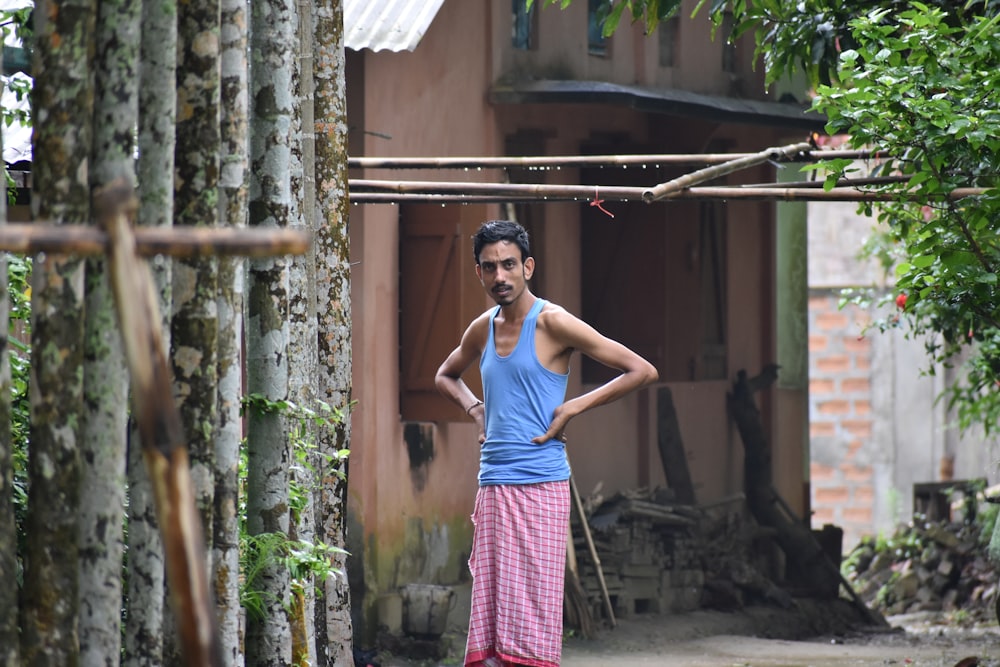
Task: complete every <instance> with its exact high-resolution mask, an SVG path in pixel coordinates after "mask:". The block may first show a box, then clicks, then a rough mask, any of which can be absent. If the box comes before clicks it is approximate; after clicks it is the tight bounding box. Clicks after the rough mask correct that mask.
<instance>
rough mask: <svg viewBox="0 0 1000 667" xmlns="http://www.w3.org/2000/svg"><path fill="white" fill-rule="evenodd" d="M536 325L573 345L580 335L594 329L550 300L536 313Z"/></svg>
mask: <svg viewBox="0 0 1000 667" xmlns="http://www.w3.org/2000/svg"><path fill="white" fill-rule="evenodd" d="M538 326H539V327H540V328H541V329H542V330H543V331H545V332H546V333H547V334H548V335H550V336H552V337H553V338H557V339H559V340H563V341H565V342H566V343H567V344H569V345H575V344H576V342H577V341H578V339H579V337H580V336H581V335H587V334H589V333H590V332H593V331H594V330H593V329H592V328H591V326H590V325H589V324H587V323H586V322H584V321H583V320H581V319H580V318H579V317H577V316H576V315H574V314H573V313H571V312H569V311H568V310H566V309H565V308H563V307H562V306H560V305H559V304H555V303H552V302H551V301H550V302H549V303H547V304H545V307H544V308H542V312H540V313H539V314H538Z"/></svg>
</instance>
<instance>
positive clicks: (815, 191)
mask: <svg viewBox="0 0 1000 667" xmlns="http://www.w3.org/2000/svg"><path fill="white" fill-rule="evenodd" d="M349 183H350V187H351V188H355V189H352V190H351V193H350V199H351V202H352V203H354V204H397V203H398V204H402V203H427V204H463V203H468V204H472V203H477V204H479V203H504V202H507V203H510V202H519V203H522V202H523V203H543V204H544V203H556V202H568V201H576V202H581V203H585V202H588V201H593V200H594V199H595V198H599V199H602V200H605V201H612V202H614V201H621V202H645V203H650V204H651V203H656V202H667V201H671V200H674V199H684V200H734V201H735V200H740V201H746V200H758V201H820V202H823V201H826V202H830V201H844V202H890V201H905V200H907V199H910V198H912V195H911V194H909V193H906V192H878V191H869V190H858V189H856V188H852V187H837V188H833V189H832V190H823V189H822V188H815V187H800V188H787V187H780V185H775V186H766V187H742V186H698V187H691V188H686V189H682V190H677V191H674V192H670V193H668V194H667V195H666V196H665V197H664V198H662V199H657V200H656V202H649V201H646V200H645V199H644V198H643V193H644V192H645V191H646V189H645V188H637V187H624V186H613V187H597V188H595V187H593V186H589V185H544V184H519V183H459V182H437V181H380V180H369V179H350V181H349ZM987 191H988V188H956V189H955V190H952V191H951V192H949V193H946V194H942V195H941V196H940V197H939V200H941V201H944V200H946V199H950V200H958V199H964V198H966V197H975V196H978V195H983V194H985V193H986V192H987ZM922 199H923V198H922ZM922 199H921V200H922Z"/></svg>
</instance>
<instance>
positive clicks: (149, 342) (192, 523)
mask: <svg viewBox="0 0 1000 667" xmlns="http://www.w3.org/2000/svg"><path fill="white" fill-rule="evenodd" d="M94 205H95V210H96V212H97V219H98V222H99V223H100V225H101V226H102V227H103V228H104V230H105V231H106V232H107V237H108V243H107V246H108V255H109V260H108V269H109V273H110V280H111V285H112V290H113V293H114V297H115V304H116V306H117V313H118V321H119V327H120V329H121V335H122V343H123V344H124V347H125V357H126V360H127V362H128V368H129V374H130V377H131V383H132V397H133V399H132V400H133V406H134V416H135V418H136V423H137V424H138V427H139V433H140V436H141V440H142V453H143V458H144V460H145V462H146V467H147V469H148V470H149V478H150V481H151V483H152V485H153V490H154V496H155V504H156V514H157V518H158V519H159V523H160V532H161V536H162V539H163V551H164V557H165V560H166V570H167V579H168V581H169V582H170V600H171V606H172V607H173V610H174V614H175V616H176V618H177V622H176V625H177V630H178V634H179V635H180V644H181V650H182V652H183V655H184V664H186V665H192V666H194V667H222V654H221V649H220V645H219V638H218V633H217V631H216V617H215V604H214V603H213V599H212V592H211V589H210V588H209V584H208V581H209V580H208V572H207V563H206V558H207V556H206V549H205V540H204V537H203V535H202V527H201V516H200V514H199V513H198V508H197V507H196V506H195V503H194V494H193V492H192V483H191V474H190V469H189V464H188V455H187V447H186V441H185V436H184V425H183V423H182V422H181V415H180V412H179V410H178V409H177V405H176V403H175V402H174V401H173V400H172V399H171V396H172V395H173V390H172V381H171V373H170V368H169V366H168V365H167V352H166V350H165V347H164V343H163V337H162V333H161V330H160V322H161V319H160V314H159V312H158V311H159V308H158V306H157V299H156V292H155V290H154V289H153V281H152V276H151V275H150V273H149V267H148V266H147V265H146V264H145V263H143V262H142V261H141V260H140V259H139V257H138V255H137V254H136V238H135V235H134V234H133V233H132V221H133V220H134V218H135V215H136V211H137V210H138V202H137V201H136V199H135V196H134V194H133V189H132V187H131V186H130V185H129V184H127V183H126V182H125V181H124V179H120V180H118V181H115V182H113V183H112V184H110V185H109V186H107V187H105V188H103V189H102V190H100V191H99V192H98V193H97V194H96V196H95V198H94Z"/></svg>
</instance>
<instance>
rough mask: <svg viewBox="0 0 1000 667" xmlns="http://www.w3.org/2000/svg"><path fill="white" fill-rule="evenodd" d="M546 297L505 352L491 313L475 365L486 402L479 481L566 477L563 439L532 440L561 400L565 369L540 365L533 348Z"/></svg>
mask: <svg viewBox="0 0 1000 667" xmlns="http://www.w3.org/2000/svg"><path fill="white" fill-rule="evenodd" d="M546 303H547V302H546V301H544V300H543V299H538V300H537V301H535V304H534V305H533V306H532V307H531V310H530V311H528V315H527V317H525V318H524V324H523V325H521V333H520V335H519V337H518V339H517V345H515V346H514V350H513V351H512V352H511V353H510V355H508V356H506V357H502V356H500V355H499V354H497V349H496V341H495V340H494V337H493V320H494V319H495V318H496V316H497V315H498V314H499V312H500V306H497V307H496V310H494V311H493V314H492V315H491V316H490V326H489V337H488V339H487V341H486V348H485V349H484V350H483V355H482V358H481V359H480V360H479V370H480V373H481V374H482V378H483V401H484V402H485V404H486V405H485V408H486V442H484V443H483V445H482V448H481V450H480V458H479V484H480V485H481V486H487V485H490V484H536V483H539V482H555V481H560V480H564V479H569V463H568V462H567V460H566V445H565V444H564V443H563V442H562V441H560V440H558V439H553V440H549V441H548V442H546V443H542V444H535V443H533V442H531V439H532V438H536V437H538V436H540V435H542V434H544V433H545V432H546V431H547V430H549V424H550V423H551V422H552V412H553V411H554V410H555V409H556V407H558V406H559V405H560V404H562V402H563V401H564V400H565V397H566V384H567V381H568V380H569V374H568V373H567V374H564V375H563V374H560V373H554V372H552V371H550V370H549V369H547V368H545V366H543V365H542V363H541V362H540V361H538V356H537V355H536V354H535V325H536V324H537V322H538V313H539V312H541V310H542V307H543V306H544V305H545V304H546Z"/></svg>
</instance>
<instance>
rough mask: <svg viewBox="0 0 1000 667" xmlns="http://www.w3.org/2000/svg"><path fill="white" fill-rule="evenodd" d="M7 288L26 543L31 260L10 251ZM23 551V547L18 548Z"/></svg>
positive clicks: (19, 501)
mask: <svg viewBox="0 0 1000 667" xmlns="http://www.w3.org/2000/svg"><path fill="white" fill-rule="evenodd" d="M6 257H7V290H8V293H9V302H8V303H9V307H10V311H9V315H10V329H9V331H8V332H7V333H8V336H7V343H8V349H7V353H8V359H9V361H10V380H11V382H10V410H11V419H10V430H11V434H10V435H11V444H12V449H13V451H12V464H13V482H14V483H13V494H14V514H15V517H16V521H17V534H18V542H19V544H21V545H23V542H24V530H23V526H24V520H25V516H26V514H27V511H28V448H29V442H30V441H29V429H30V425H31V404H30V402H29V399H28V381H29V379H30V376H31V354H30V352H31V350H30V345H28V344H27V343H25V342H24V341H26V340H29V339H30V337H31V259H30V258H27V257H24V256H21V255H12V254H7V255H6ZM18 551H19V552H21V549H20V548H19V549H18Z"/></svg>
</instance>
